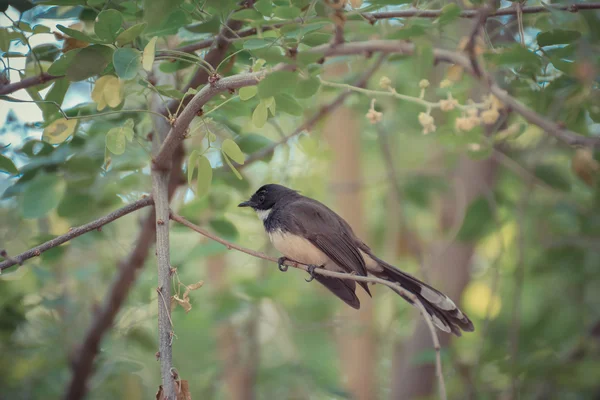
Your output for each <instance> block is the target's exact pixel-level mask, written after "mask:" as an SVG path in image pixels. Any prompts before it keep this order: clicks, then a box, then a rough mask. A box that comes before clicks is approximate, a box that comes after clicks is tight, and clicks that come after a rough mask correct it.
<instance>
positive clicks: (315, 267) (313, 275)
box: [305, 265, 323, 282]
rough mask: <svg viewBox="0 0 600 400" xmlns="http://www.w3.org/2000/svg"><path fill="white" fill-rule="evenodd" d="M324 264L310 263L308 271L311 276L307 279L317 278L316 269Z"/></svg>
mask: <svg viewBox="0 0 600 400" xmlns="http://www.w3.org/2000/svg"><path fill="white" fill-rule="evenodd" d="M322 267H323V266H322V265H321V266H319V265H309V266H308V273H309V275H310V278H308V279H305V281H306V282H312V281H313V280H314V279H315V269H317V268H322Z"/></svg>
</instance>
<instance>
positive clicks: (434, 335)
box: [170, 212, 446, 400]
mask: <svg viewBox="0 0 600 400" xmlns="http://www.w3.org/2000/svg"><path fill="white" fill-rule="evenodd" d="M170 216H171V219H172V220H173V221H176V222H179V223H180V224H182V225H185V226H187V227H188V228H190V229H191V230H193V231H195V232H198V233H199V234H201V235H202V236H205V237H207V238H209V239H211V240H214V241H215V242H218V243H221V244H222V245H224V246H225V247H227V249H228V250H231V249H235V250H237V251H240V252H242V253H245V254H248V255H251V256H253V257H256V258H260V259H263V260H267V261H271V262H274V263H277V259H276V258H274V257H270V256H268V255H266V254H264V253H261V252H259V251H255V250H251V249H248V248H245V247H242V246H238V245H236V244H234V243H231V242H228V241H227V240H225V239H222V238H220V237H218V236H216V235H214V234H212V233H210V232H208V231H206V230H205V229H202V228H200V227H199V226H197V225H194V224H193V223H191V222H189V221H188V220H186V219H185V218H183V217H182V216H180V215H177V214H174V213H172V212H171V215H170ZM285 265H287V266H290V267H293V268H298V269H301V270H303V271H306V272H308V266H307V265H304V264H300V263H296V262H286V263H285ZM314 272H315V273H317V274H319V275H324V276H331V277H334V278H340V279H348V280H353V281H357V282H371V283H379V284H381V285H384V286H387V287H389V288H391V289H393V290H394V291H396V292H397V293H399V294H401V295H402V296H405V297H407V298H408V299H410V300H411V301H412V302H414V304H415V306H416V307H417V308H418V309H419V311H420V312H421V315H423V318H424V319H425V322H426V323H427V326H428V328H429V331H430V333H431V340H432V342H433V346H434V348H435V352H436V371H437V376H438V385H439V390H440V398H441V399H442V400H445V399H446V385H445V382H444V375H443V373H442V359H441V355H440V348H441V346H440V341H439V338H438V336H437V332H436V330H435V327H434V326H433V322H432V321H431V317H430V316H429V314H428V313H427V311H426V310H425V307H424V306H423V304H422V303H421V302H420V301H419V299H418V298H417V297H416V296H415V295H413V294H412V293H411V292H409V291H407V290H405V289H404V288H403V287H402V286H400V285H398V284H396V283H393V282H390V281H386V280H385V279H381V278H376V277H372V276H368V277H367V276H359V275H351V274H346V273H342V272H333V271H329V270H326V269H324V268H316V269H315V270H314Z"/></svg>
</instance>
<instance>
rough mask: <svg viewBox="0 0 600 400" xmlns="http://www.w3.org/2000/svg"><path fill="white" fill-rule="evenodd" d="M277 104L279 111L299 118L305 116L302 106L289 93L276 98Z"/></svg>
mask: <svg viewBox="0 0 600 400" xmlns="http://www.w3.org/2000/svg"><path fill="white" fill-rule="evenodd" d="M275 102H276V103H277V108H278V109H279V111H283V112H284V113H287V114H290V115H295V116H297V117H299V116H301V115H302V114H303V109H302V105H300V103H298V101H296V99H295V98H293V97H292V96H290V95H289V94H287V93H281V94H278V95H276V96H275Z"/></svg>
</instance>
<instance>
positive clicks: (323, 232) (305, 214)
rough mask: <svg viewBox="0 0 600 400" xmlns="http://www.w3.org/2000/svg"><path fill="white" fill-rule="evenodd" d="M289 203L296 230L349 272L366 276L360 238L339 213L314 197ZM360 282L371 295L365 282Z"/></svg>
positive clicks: (288, 210) (289, 210)
mask: <svg viewBox="0 0 600 400" xmlns="http://www.w3.org/2000/svg"><path fill="white" fill-rule="evenodd" d="M288 207H289V208H288V209H287V210H286V211H287V212H289V214H288V215H292V216H293V218H294V222H295V223H294V225H295V228H296V229H298V230H299V231H300V232H297V233H299V234H302V235H303V236H304V237H305V238H306V239H308V240H309V241H310V242H311V243H312V244H313V245H315V247H317V248H318V249H319V250H321V251H322V252H323V253H325V254H326V255H327V257H329V258H330V259H331V261H333V262H334V263H335V264H336V265H337V266H339V267H340V268H342V269H343V270H345V271H346V272H348V273H354V274H356V275H360V276H367V268H366V266H365V260H364V259H363V257H362V255H361V254H360V251H359V249H358V246H357V239H356V237H355V235H354V233H353V232H352V230H351V228H350V227H349V225H348V224H347V223H346V222H345V221H344V220H343V219H341V217H340V216H338V215H337V214H335V213H334V212H333V211H332V210H330V209H329V208H327V207H326V206H325V205H323V204H321V203H319V202H317V201H314V200H312V199H302V200H300V201H295V202H294V203H292V204H290V205H289V206H288ZM322 283H323V282H322ZM347 283H350V282H349V281H348V282H347ZM359 284H360V285H361V286H362V287H363V289H365V291H366V292H367V293H368V294H369V295H371V293H370V291H369V287H368V286H367V283H366V282H359ZM326 286H327V285H326ZM352 286H354V285H352ZM330 290H331V288H330Z"/></svg>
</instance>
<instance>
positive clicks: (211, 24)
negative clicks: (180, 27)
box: [185, 16, 221, 33]
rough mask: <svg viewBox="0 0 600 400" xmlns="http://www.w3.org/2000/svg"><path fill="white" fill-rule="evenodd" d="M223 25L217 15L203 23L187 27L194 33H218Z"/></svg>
mask: <svg viewBox="0 0 600 400" xmlns="http://www.w3.org/2000/svg"><path fill="white" fill-rule="evenodd" d="M220 27H221V20H220V18H219V17H217V16H215V17H213V18H211V19H210V20H208V21H206V22H202V23H201V24H195V25H190V26H186V27H185V29H186V30H188V31H190V32H192V33H217V32H219V28H220Z"/></svg>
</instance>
